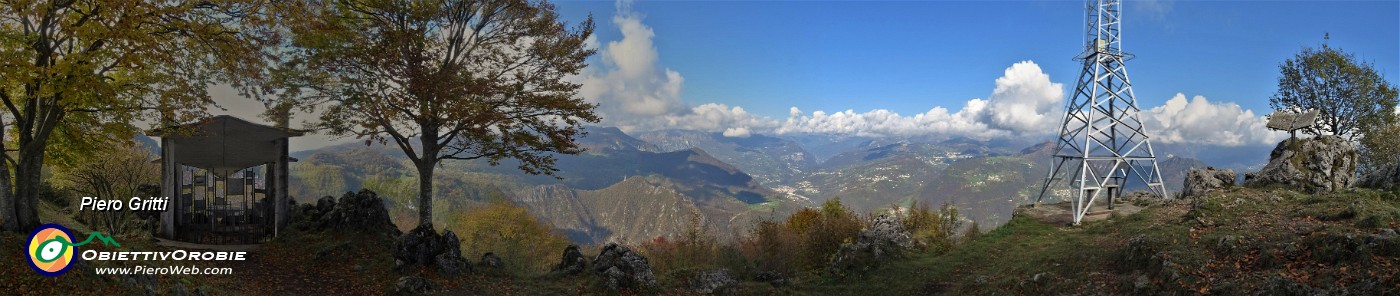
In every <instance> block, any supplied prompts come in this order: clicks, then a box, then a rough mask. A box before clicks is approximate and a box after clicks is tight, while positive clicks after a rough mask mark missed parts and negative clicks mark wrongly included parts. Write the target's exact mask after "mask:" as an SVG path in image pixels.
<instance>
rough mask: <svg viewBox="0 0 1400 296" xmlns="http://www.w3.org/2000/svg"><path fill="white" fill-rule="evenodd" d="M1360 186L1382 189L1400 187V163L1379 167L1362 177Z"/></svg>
mask: <svg viewBox="0 0 1400 296" xmlns="http://www.w3.org/2000/svg"><path fill="white" fill-rule="evenodd" d="M1358 186H1361V187H1366V188H1374V189H1381V190H1396V189H1400V164H1391V165H1388V166H1383V167H1380V168H1377V169H1376V170H1375V171H1374V172H1371V173H1370V174H1366V176H1365V177H1362V178H1361V184H1358Z"/></svg>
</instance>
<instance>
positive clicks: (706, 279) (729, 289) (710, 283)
mask: <svg viewBox="0 0 1400 296" xmlns="http://www.w3.org/2000/svg"><path fill="white" fill-rule="evenodd" d="M738 286H739V281H737V280H734V276H733V275H731V274H730V273H729V270H728V269H719V270H714V271H704V272H700V273H699V274H696V275H695V277H692V278H690V288H691V290H693V291H694V292H695V294H700V295H729V294H733V293H734V288H736V287H738Z"/></svg>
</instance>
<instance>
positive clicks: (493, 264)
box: [481, 252, 506, 270]
mask: <svg viewBox="0 0 1400 296" xmlns="http://www.w3.org/2000/svg"><path fill="white" fill-rule="evenodd" d="M481 267H485V268H490V269H495V270H500V269H502V268H505V267H506V263H505V261H502V260H501V256H496V253H492V252H486V254H481Z"/></svg>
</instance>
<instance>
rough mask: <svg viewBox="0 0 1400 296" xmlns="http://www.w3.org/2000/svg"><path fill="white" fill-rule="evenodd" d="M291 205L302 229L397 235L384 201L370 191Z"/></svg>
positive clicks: (293, 219) (294, 218) (396, 229)
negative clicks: (312, 202) (338, 198)
mask: <svg viewBox="0 0 1400 296" xmlns="http://www.w3.org/2000/svg"><path fill="white" fill-rule="evenodd" d="M291 202H293V203H292V223H293V224H294V226H295V227H296V228H297V229H300V230H307V231H310V230H315V231H325V230H335V231H352V232H360V233H375V234H385V235H393V236H398V235H399V234H401V233H402V232H400V231H399V228H398V227H397V226H394V222H392V221H391V220H389V211H388V210H387V209H385V208H384V200H383V199H382V198H380V197H379V195H378V194H375V193H374V191H370V190H369V189H362V190H360V192H346V193H345V195H343V196H341V197H340V200H339V201H337V200H336V199H335V198H334V197H330V196H323V197H321V198H319V199H317V200H316V203H315V204H310V203H308V204H302V205H297V204H295V203H294V201H291Z"/></svg>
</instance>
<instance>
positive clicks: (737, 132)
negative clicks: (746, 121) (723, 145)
mask: <svg viewBox="0 0 1400 296" xmlns="http://www.w3.org/2000/svg"><path fill="white" fill-rule="evenodd" d="M724 136H725V137H730V138H748V137H749V128H747V127H731V128H727V129H724Z"/></svg>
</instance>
